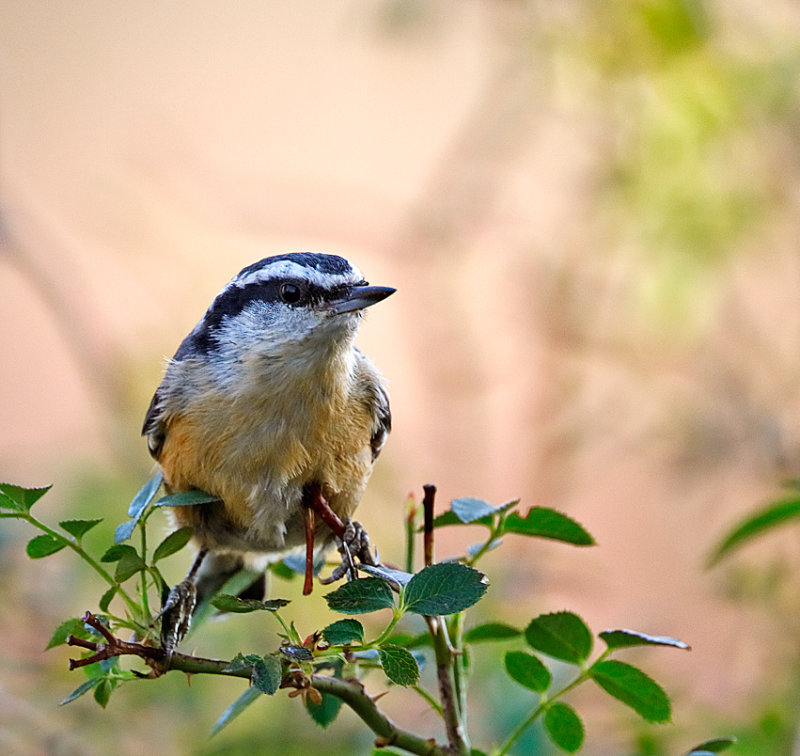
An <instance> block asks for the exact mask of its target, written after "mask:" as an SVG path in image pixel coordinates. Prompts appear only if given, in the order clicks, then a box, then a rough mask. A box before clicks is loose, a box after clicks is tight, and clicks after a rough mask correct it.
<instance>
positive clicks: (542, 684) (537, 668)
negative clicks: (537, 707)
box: [504, 651, 553, 693]
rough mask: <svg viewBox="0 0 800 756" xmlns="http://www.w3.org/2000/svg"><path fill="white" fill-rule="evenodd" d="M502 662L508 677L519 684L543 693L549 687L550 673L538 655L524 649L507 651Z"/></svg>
mask: <svg viewBox="0 0 800 756" xmlns="http://www.w3.org/2000/svg"><path fill="white" fill-rule="evenodd" d="M504 662H505V667H506V672H508V675H509V677H510V678H511V679H512V680H514V681H515V682H518V683H519V684H520V685H524V686H525V687H526V688H529V689H530V690H535V691H536V692H537V693H544V691H546V690H547V689H548V688H549V687H550V683H551V682H552V680H553V678H552V675H551V674H550V670H549V669H547V667H546V666H545V665H544V664H543V662H542V660H541V659H539V657H538V656H534V655H533V654H529V653H527V652H526V651H509V652H507V653H506V655H505V660H504Z"/></svg>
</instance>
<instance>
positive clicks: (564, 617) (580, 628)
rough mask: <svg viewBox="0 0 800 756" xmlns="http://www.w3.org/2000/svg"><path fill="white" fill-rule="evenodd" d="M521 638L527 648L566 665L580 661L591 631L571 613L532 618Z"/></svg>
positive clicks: (586, 654) (588, 650)
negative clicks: (559, 660) (526, 643)
mask: <svg viewBox="0 0 800 756" xmlns="http://www.w3.org/2000/svg"><path fill="white" fill-rule="evenodd" d="M525 640H526V641H527V642H528V645H530V646H531V648H534V649H536V650H537V651H541V652H542V653H543V654H547V655H548V656H552V657H553V658H555V659H561V660H562V661H565V662H569V663H570V664H580V663H581V662H583V661H585V660H586V659H587V658H588V657H589V654H590V653H591V652H592V643H593V640H592V633H591V631H590V630H589V628H588V627H586V624H585V623H584V621H583V620H582V619H581V618H580V617H579V616H578V615H577V614H573V613H572V612H553V613H552V614H542V615H540V616H539V617H536V618H535V619H533V620H531V623H530V624H529V625H528V627H526V628H525Z"/></svg>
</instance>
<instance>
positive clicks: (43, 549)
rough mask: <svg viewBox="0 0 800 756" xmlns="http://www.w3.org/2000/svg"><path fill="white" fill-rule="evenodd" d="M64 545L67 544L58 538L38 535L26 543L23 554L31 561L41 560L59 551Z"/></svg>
mask: <svg viewBox="0 0 800 756" xmlns="http://www.w3.org/2000/svg"><path fill="white" fill-rule="evenodd" d="M66 545H67V542H66V541H65V540H64V539H63V538H61V537H60V536H56V537H54V536H51V535H38V536H34V537H33V538H31V540H30V541H28V545H27V546H26V547H25V553H26V554H27V555H28V556H29V557H30V558H31V559H42V558H43V557H48V556H50V555H51V554H55V553H56V552H58V551H61V549H63V548H64V547H65V546H66Z"/></svg>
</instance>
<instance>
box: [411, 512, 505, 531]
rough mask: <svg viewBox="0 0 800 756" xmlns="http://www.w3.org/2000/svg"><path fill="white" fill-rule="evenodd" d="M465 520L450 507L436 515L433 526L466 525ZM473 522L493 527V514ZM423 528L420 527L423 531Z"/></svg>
mask: <svg viewBox="0 0 800 756" xmlns="http://www.w3.org/2000/svg"><path fill="white" fill-rule="evenodd" d="M464 524H465V523H464V521H463V520H462V519H461V518H460V517H459V516H458V515H457V514H456V513H455V512H454V511H453V510H452V509H448V510H447V511H446V512H442V513H441V514H440V515H436V517H434V518H433V527H434V528H443V527H446V526H447V525H464ZM471 524H474V525H486V526H487V527H491V525H492V518H491V516H486V517H481V519H479V520H473V522H472V523H471ZM422 529H423V528H419V530H420V531H422Z"/></svg>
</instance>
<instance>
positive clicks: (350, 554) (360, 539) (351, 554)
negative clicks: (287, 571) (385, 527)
mask: <svg viewBox="0 0 800 756" xmlns="http://www.w3.org/2000/svg"><path fill="white" fill-rule="evenodd" d="M303 503H304V504H305V505H306V507H307V508H308V511H309V512H315V513H316V514H317V515H319V518H320V519H321V520H322V521H323V522H324V523H325V524H326V525H327V526H328V527H329V528H330V529H331V531H332V532H333V534H334V535H335V536H336V538H337V539H338V540H339V553H340V554H341V555H342V562H341V564H339V565H338V566H337V567H336V568H335V569H334V570H333V572H332V573H331V576H330V577H328V578H324V579H320V583H322V584H323V585H329V584H330V583H334V582H336V581H337V580H341V579H342V578H343V577H344V576H345V575H346V576H347V579H348V580H355V579H356V578H358V568H357V566H356V563H355V559H354V558H357V559H358V560H359V561H360V562H361V563H362V564H369V565H372V566H376V565H377V564H378V562H377V561H376V559H375V557H374V556H373V555H372V552H371V551H370V542H369V536H368V535H367V531H366V530H364V527H363V526H362V525H361V523H360V522H353V521H352V520H348V521H347V522H346V523H345V522H342V520H341V518H340V517H339V515H337V514H336V512H334V511H333V509H331V505H330V504H328V501H327V500H326V499H325V497H324V496H323V495H322V489H321V487H320V486H319V484H318V483H312V484H311V485H309V486H308V487H307V488H306V490H305V491H304V493H303ZM306 516H308V515H306ZM313 533H314V531H313V528H311V529H310V528H309V526H308V522H307V521H306V585H308V583H309V574H310V566H309V564H310V563H309V553H313V541H312V540H310V539H313ZM303 592H304V593H305V586H304V589H303ZM309 593H310V590H309Z"/></svg>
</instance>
